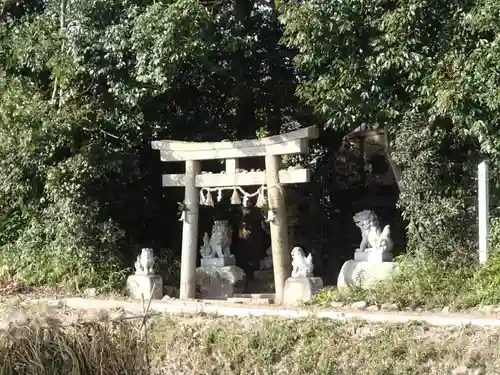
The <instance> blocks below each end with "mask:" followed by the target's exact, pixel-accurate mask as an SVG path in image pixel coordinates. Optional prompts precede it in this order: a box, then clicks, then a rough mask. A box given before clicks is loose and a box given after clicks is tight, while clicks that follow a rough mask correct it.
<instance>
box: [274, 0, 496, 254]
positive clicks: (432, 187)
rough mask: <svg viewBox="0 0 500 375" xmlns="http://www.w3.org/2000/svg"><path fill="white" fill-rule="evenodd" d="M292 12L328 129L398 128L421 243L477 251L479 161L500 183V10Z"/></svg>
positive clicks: (421, 5)
mask: <svg viewBox="0 0 500 375" xmlns="http://www.w3.org/2000/svg"><path fill="white" fill-rule="evenodd" d="M280 10H281V18H280V19H281V21H282V22H283V23H284V24H285V39H286V42H287V43H288V44H290V45H292V46H293V47H295V48H296V50H297V52H298V53H297V55H296V56H295V62H296V64H297V66H298V67H299V68H301V69H303V70H305V71H307V72H308V77H307V79H306V80H305V81H304V82H302V83H301V84H300V86H299V87H298V89H297V94H298V96H299V97H300V98H302V99H303V100H304V101H305V102H306V103H308V104H310V105H311V106H313V107H314V108H315V110H316V112H317V113H319V114H321V115H322V116H323V118H324V119H325V123H326V126H327V127H333V128H336V129H348V128H351V127H352V126H353V125H354V126H357V125H360V124H362V123H368V124H370V125H372V126H375V127H387V128H388V130H389V133H390V135H391V138H392V140H393V142H392V147H393V151H394V154H393V157H394V159H395V161H396V162H398V163H399V164H400V166H402V167H403V168H404V172H403V181H402V186H403V187H404V189H403V191H402V194H401V196H400V204H401V207H402V209H403V211H404V213H405V214H406V218H407V219H409V220H410V227H409V231H410V235H411V236H410V238H411V239H413V240H414V245H415V244H417V243H418V244H420V245H421V244H422V243H425V242H427V243H428V246H427V247H425V248H427V249H429V248H432V247H438V248H439V249H437V250H438V251H442V250H444V248H447V247H448V248H450V247H451V249H452V250H456V247H455V246H456V245H455V244H454V242H455V241H456V240H457V239H460V244H461V245H460V246H462V245H463V246H464V247H466V248H468V249H471V247H470V244H468V243H467V244H464V241H465V242H469V241H470V240H471V239H474V238H475V221H476V217H475V205H474V196H475V168H476V166H477V163H478V161H479V160H481V159H489V160H491V161H492V166H493V171H492V172H493V173H492V178H493V181H492V182H493V183H494V184H493V187H494V188H496V187H497V186H498V177H497V176H498V173H497V168H496V166H495V164H496V163H497V162H498V157H499V156H500V136H499V134H500V111H499V109H500V107H499V104H500V102H499V95H498V93H499V91H498V87H499V84H500V69H499V63H498V61H500V60H499V58H500V49H499V42H500V38H499V35H500V33H499V31H500V23H499V21H500V18H499V17H498V15H499V14H500V13H499V10H500V4H499V3H498V2H495V1H489V0H485V1H476V0H456V1H441V0H434V1H432V0H431V1H416V0H404V1H385V0H384V1H365V0H348V1H334V0H332V1H325V0H311V1H307V2H297V1H282V2H281V7H280ZM495 196H496V194H495V190H494V189H493V194H492V199H493V202H496V200H495ZM493 206H495V203H494V204H493ZM437 244H439V246H437ZM460 246H458V247H460Z"/></svg>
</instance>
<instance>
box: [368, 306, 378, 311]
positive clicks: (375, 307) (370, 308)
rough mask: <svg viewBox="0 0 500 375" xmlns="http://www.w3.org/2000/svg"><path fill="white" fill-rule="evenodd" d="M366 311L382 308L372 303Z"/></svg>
mask: <svg viewBox="0 0 500 375" xmlns="http://www.w3.org/2000/svg"><path fill="white" fill-rule="evenodd" d="M366 311H370V312H375V311H380V308H379V307H378V306H377V305H371V306H368V307H367V308H366Z"/></svg>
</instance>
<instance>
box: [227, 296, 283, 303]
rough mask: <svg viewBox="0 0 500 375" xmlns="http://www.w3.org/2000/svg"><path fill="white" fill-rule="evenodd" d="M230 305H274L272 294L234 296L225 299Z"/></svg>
mask: <svg viewBox="0 0 500 375" xmlns="http://www.w3.org/2000/svg"><path fill="white" fill-rule="evenodd" d="M226 301H227V302H231V303H242V304H245V305H271V304H273V303H274V295H273V294H236V295H234V296H233V297H229V298H227V299H226Z"/></svg>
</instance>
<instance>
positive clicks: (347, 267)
mask: <svg viewBox="0 0 500 375" xmlns="http://www.w3.org/2000/svg"><path fill="white" fill-rule="evenodd" d="M396 267H397V263H395V262H386V261H380V262H373V261H358V260H348V261H347V262H345V263H344V265H343V266H342V268H341V270H340V273H339V277H338V279H337V288H338V289H341V288H345V287H353V286H356V287H361V288H364V289H366V288H369V287H371V286H373V284H374V283H376V282H378V281H382V280H385V279H387V278H389V277H390V276H391V275H392V274H393V272H394V271H395V270H396Z"/></svg>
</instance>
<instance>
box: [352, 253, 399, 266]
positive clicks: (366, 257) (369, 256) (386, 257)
mask: <svg viewBox="0 0 500 375" xmlns="http://www.w3.org/2000/svg"><path fill="white" fill-rule="evenodd" d="M354 260H357V261H359V262H375V263H381V262H392V254H391V253H382V252H380V251H367V252H365V251H356V252H354Z"/></svg>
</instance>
